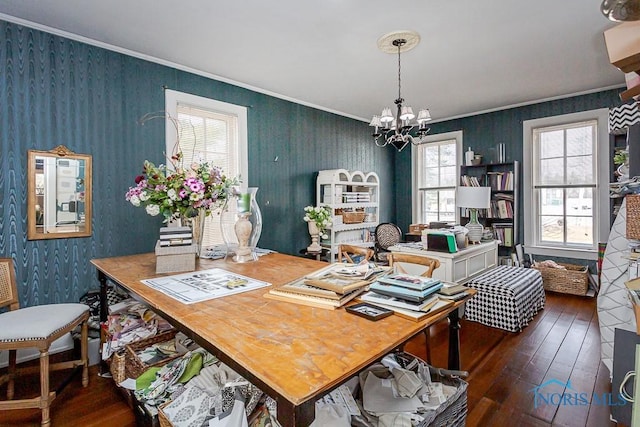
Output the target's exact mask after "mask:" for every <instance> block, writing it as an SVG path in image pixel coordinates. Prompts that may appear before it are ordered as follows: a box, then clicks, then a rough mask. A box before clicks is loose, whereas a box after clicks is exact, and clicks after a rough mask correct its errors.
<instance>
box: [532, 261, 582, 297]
mask: <svg viewBox="0 0 640 427" xmlns="http://www.w3.org/2000/svg"><path fill="white" fill-rule="evenodd" d="M558 265H561V266H563V267H565V268H553V267H545V266H542V265H540V264H534V266H533V268H535V269H536V270H538V271H540V273H541V274H542V285H543V286H544V289H545V290H547V291H552V292H561V293H564V294H572V295H586V294H587V290H588V289H589V268H588V267H586V266H583V265H573V264H563V263H558Z"/></svg>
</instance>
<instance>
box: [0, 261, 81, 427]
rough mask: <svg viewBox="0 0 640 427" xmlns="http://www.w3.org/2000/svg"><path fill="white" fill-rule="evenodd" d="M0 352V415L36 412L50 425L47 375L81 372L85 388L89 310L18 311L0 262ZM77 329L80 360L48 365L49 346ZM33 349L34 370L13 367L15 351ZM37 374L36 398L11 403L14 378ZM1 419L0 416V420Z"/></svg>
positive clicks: (7, 265) (6, 265)
mask: <svg viewBox="0 0 640 427" xmlns="http://www.w3.org/2000/svg"><path fill="white" fill-rule="evenodd" d="M1 310H4V311H3V312H2V313H0V351H4V350H8V351H9V367H8V370H7V373H6V374H5V375H3V376H1V377H0V384H4V383H8V384H7V400H3V401H0V411H4V410H10V409H25V408H40V409H41V410H42V420H41V425H42V426H49V425H51V417H50V413H49V407H50V406H51V402H52V401H53V400H54V399H55V397H56V392H55V391H50V390H49V372H50V371H55V370H59V369H71V368H79V367H81V369H82V385H83V386H85V387H86V386H87V385H88V384H89V371H88V366H89V359H88V353H87V349H88V329H87V321H88V320H89V307H88V306H87V305H85V304H48V305H38V306H32V307H26V308H20V307H19V301H18V292H17V285H16V278H15V272H14V266H13V260H12V259H11V258H0V311H1ZM78 325H81V334H80V335H81V350H80V354H81V355H80V359H78V360H71V361H66V362H59V363H52V364H50V363H49V347H50V346H51V344H52V343H53V342H54V341H55V340H57V339H58V338H60V337H62V336H63V335H65V334H68V333H69V332H71V331H72V330H74V329H75V328H76V327H77V326H78ZM23 348H35V349H37V350H38V351H39V352H40V363H39V367H38V366H26V367H17V366H16V354H17V350H18V349H23ZM38 371H39V372H40V395H39V396H37V397H33V398H30V399H15V400H14V399H13V397H14V386H15V384H14V382H15V379H16V377H18V376H21V375H23V374H30V373H36V372H38ZM0 418H1V416H0Z"/></svg>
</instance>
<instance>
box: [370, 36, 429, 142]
mask: <svg viewBox="0 0 640 427" xmlns="http://www.w3.org/2000/svg"><path fill="white" fill-rule="evenodd" d="M419 42H420V35H419V34H418V33H416V32H415V31H394V32H392V33H388V34H385V35H383V36H382V37H380V38H379V39H378V49H380V50H381V51H383V52H385V53H397V54H398V99H396V100H395V101H394V103H395V104H396V111H395V117H394V115H393V114H392V112H391V108H389V107H385V108H383V109H382V114H380V115H379V116H373V118H372V119H371V123H369V126H372V127H373V128H374V129H375V130H374V133H373V135H372V136H373V138H374V140H375V143H376V145H377V146H378V147H384V146H386V145H387V144H391V145H393V146H394V147H395V148H396V149H397V150H398V151H402V149H403V148H404V147H406V146H407V144H409V143H411V144H414V145H417V144H419V143H420V142H421V140H422V137H423V136H425V135H426V134H427V133H428V132H429V128H428V127H427V122H428V121H429V120H431V114H430V113H429V110H428V109H426V108H425V109H422V110H420V111H419V112H418V117H416V116H415V114H413V109H412V108H411V107H409V106H405V105H403V103H404V99H403V98H402V93H401V89H402V78H401V68H400V53H401V52H407V51H409V50H411V49H413V48H414V47H416V45H417V44H418V43H419ZM414 118H415V119H416V123H413V122H412V121H413V119H414ZM416 125H417V127H418V128H417V130H416V131H415V133H414V134H413V135H412V130H413V129H414V128H415V127H416Z"/></svg>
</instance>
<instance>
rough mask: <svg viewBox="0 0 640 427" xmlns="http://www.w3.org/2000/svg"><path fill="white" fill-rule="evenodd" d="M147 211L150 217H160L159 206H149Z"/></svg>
mask: <svg viewBox="0 0 640 427" xmlns="http://www.w3.org/2000/svg"><path fill="white" fill-rule="evenodd" d="M145 210H146V211H147V213H148V214H149V215H151V216H156V215H158V214H159V213H160V206H158V205H147V207H146V208H145Z"/></svg>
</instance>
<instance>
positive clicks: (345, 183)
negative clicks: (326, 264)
mask: <svg viewBox="0 0 640 427" xmlns="http://www.w3.org/2000/svg"><path fill="white" fill-rule="evenodd" d="M379 191H380V182H379V179H378V175H377V174H376V173H375V172H361V171H348V170H346V169H331V170H323V171H320V172H318V179H317V180H316V204H317V205H318V206H327V207H329V208H330V209H331V211H332V215H333V217H332V221H331V222H332V225H331V228H330V229H329V230H327V234H328V235H329V239H328V240H323V241H322V242H321V243H322V246H323V247H326V248H327V249H329V250H330V253H331V256H330V260H331V262H334V261H335V259H336V255H337V254H338V245H340V244H347V243H348V244H351V245H358V246H365V247H373V232H374V230H375V227H376V226H377V225H378V221H379V205H378V201H379V199H380V194H379Z"/></svg>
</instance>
